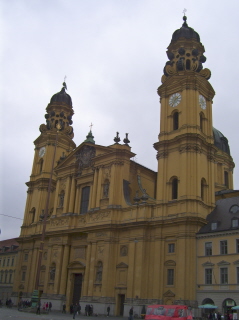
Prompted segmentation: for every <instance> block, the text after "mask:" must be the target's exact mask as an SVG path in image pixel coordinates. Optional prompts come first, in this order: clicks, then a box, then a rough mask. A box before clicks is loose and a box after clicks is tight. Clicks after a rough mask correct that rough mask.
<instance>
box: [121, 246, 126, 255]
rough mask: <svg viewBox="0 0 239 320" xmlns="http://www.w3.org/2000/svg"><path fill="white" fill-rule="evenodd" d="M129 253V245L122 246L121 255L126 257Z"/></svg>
mask: <svg viewBox="0 0 239 320" xmlns="http://www.w3.org/2000/svg"><path fill="white" fill-rule="evenodd" d="M127 255H128V246H120V256H121V257H126V256H127Z"/></svg>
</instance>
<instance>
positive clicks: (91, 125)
mask: <svg viewBox="0 0 239 320" xmlns="http://www.w3.org/2000/svg"><path fill="white" fill-rule="evenodd" d="M89 127H90V131H92V127H93V123H92V122H91V124H90V125H89Z"/></svg>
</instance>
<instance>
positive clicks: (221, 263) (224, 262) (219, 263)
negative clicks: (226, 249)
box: [217, 260, 230, 266]
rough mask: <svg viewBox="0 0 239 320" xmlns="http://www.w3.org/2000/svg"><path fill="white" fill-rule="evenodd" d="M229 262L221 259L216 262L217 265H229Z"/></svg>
mask: <svg viewBox="0 0 239 320" xmlns="http://www.w3.org/2000/svg"><path fill="white" fill-rule="evenodd" d="M229 264H230V262H227V261H225V260H222V261H220V262H218V263H217V265H218V266H226V265H229Z"/></svg>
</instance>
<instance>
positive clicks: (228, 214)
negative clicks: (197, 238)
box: [198, 196, 239, 234]
mask: <svg viewBox="0 0 239 320" xmlns="http://www.w3.org/2000/svg"><path fill="white" fill-rule="evenodd" d="M233 219H239V197H238V196H237V197H232V198H225V199H220V200H218V201H217V202H216V207H215V209H214V210H213V211H212V212H211V213H210V214H209V215H208V216H207V221H208V223H207V224H206V225H205V226H203V227H202V228H201V229H200V230H199V232H198V234H203V233H209V232H210V233H211V232H219V231H227V230H239V224H238V227H233V226H232V220H233ZM212 223H216V224H217V226H216V228H215V229H214V230H212Z"/></svg>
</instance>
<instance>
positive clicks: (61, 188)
mask: <svg viewBox="0 0 239 320" xmlns="http://www.w3.org/2000/svg"><path fill="white" fill-rule="evenodd" d="M65 189H66V179H62V180H61V182H60V190H65Z"/></svg>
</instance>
